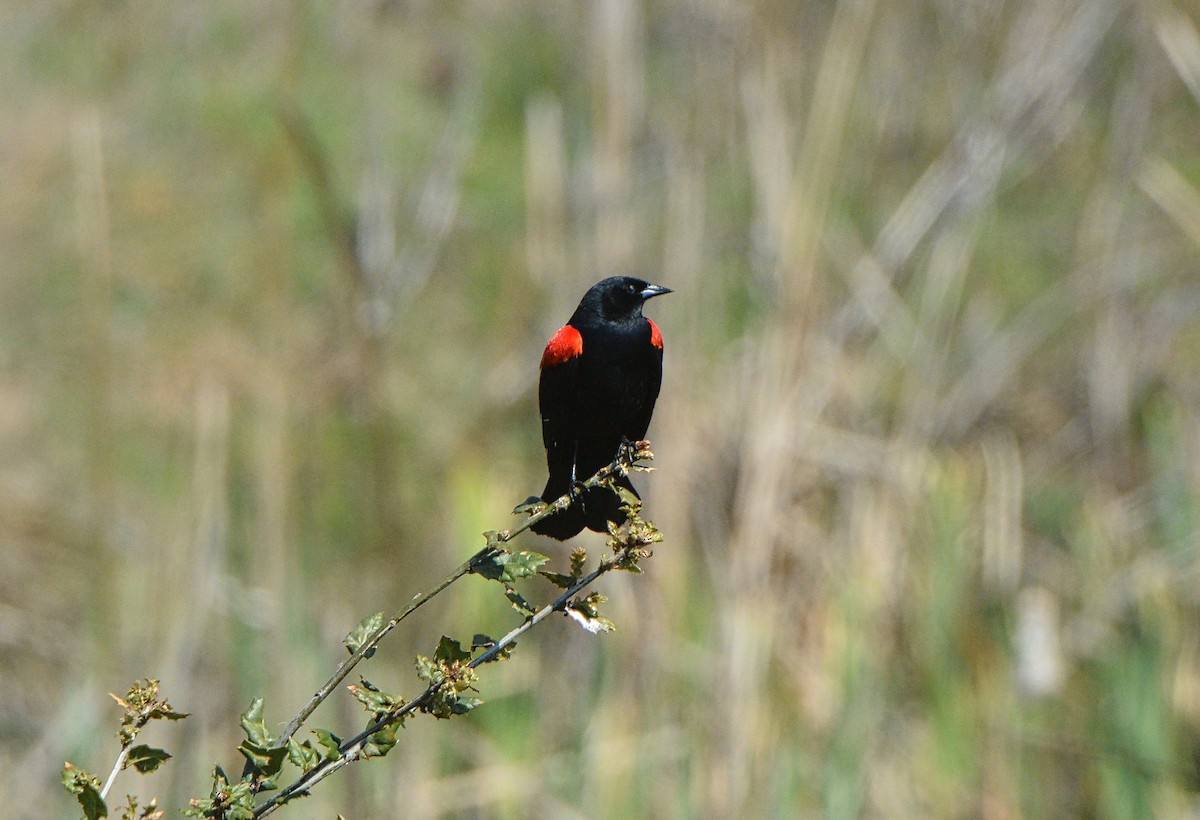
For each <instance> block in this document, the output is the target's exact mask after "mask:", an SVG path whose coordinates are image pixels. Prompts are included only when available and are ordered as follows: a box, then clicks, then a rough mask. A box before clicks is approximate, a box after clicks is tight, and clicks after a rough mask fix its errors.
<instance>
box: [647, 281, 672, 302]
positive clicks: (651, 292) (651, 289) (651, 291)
mask: <svg viewBox="0 0 1200 820" xmlns="http://www.w3.org/2000/svg"><path fill="white" fill-rule="evenodd" d="M674 292H675V291H673V290H671V289H670V288H664V287H663V286H662V285H648V286H647V287H646V289H645V290H643V291H642V301H645V300H647V299H649V298H650V297H652V296H662V295H663V294H664V293H674Z"/></svg>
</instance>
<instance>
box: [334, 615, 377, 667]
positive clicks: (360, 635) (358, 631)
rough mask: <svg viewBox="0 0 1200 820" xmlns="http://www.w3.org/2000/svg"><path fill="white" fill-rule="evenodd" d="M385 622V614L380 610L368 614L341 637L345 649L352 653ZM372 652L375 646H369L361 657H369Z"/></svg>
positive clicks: (373, 652)
mask: <svg viewBox="0 0 1200 820" xmlns="http://www.w3.org/2000/svg"><path fill="white" fill-rule="evenodd" d="M385 623H387V615H385V614H384V613H382V612H376V613H375V614H374V615H368V616H367V617H365V618H363V619H362V620H361V621H359V622H358V626H356V627H354V629H352V630H351V631H350V634H349V635H347V636H346V637H345V638H343V639H342V643H343V644H345V646H346V649H347V650H349V652H350V654H351V655H353V654H354V653H355V652H357V651H358V650H359V648H360V647H361V646H362V645H363V644H365V643H366V642H367V641H369V640H370V639H371V638H372V636H374V634H375V633H376V632H378V631H379V629H380V628H381V627H382V626H383V625H384V624H385ZM374 654H375V647H371V648H370V649H369V650H367V652H366V654H364V655H363V657H365V658H369V657H371V656H372V655H374Z"/></svg>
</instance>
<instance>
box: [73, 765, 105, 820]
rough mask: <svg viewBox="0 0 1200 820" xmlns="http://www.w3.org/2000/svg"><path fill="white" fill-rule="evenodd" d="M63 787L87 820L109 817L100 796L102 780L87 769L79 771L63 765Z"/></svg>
mask: <svg viewBox="0 0 1200 820" xmlns="http://www.w3.org/2000/svg"><path fill="white" fill-rule="evenodd" d="M62 785H63V788H64V789H66V790H67V791H68V792H70V793H71V794H73V795H75V799H76V800H78V801H79V808H81V809H82V810H83V816H84V817H86V818H87V820H98V818H101V817H108V806H107V805H106V804H105V802H104V798H103V797H101V796H100V778H99V777H97V776H96V775H94V774H92V773H91V772H89V771H87V770H86V769H77V768H75V767H74V766H73V765H71V764H70V763H65V764H63V772H62Z"/></svg>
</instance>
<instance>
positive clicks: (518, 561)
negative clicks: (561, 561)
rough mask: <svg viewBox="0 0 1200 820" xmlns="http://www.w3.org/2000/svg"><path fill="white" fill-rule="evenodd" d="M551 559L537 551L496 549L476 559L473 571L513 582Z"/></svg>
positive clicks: (506, 582)
mask: <svg viewBox="0 0 1200 820" xmlns="http://www.w3.org/2000/svg"><path fill="white" fill-rule="evenodd" d="M549 560H550V559H549V558H547V557H546V556H544V555H540V554H538V553H536V552H527V551H522V552H508V551H506V550H496V551H495V552H494V553H490V554H488V555H485V556H483V557H482V558H480V559H479V560H478V561H476V562H475V564H474V565H472V567H471V572H473V573H475V574H476V575H482V576H483V577H484V578H487V579H489V580H492V581H500V582H501V583H505V584H511V583H513V582H514V581H516V580H517V579H519V578H528V577H529V576H530V575H534V574H535V573H537V569H538V567H540V566H541V565H542V564H544V563H546V562H547V561H549Z"/></svg>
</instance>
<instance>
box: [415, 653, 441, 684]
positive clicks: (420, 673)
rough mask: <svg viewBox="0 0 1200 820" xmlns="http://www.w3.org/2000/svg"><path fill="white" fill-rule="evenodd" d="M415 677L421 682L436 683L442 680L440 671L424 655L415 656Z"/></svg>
mask: <svg viewBox="0 0 1200 820" xmlns="http://www.w3.org/2000/svg"><path fill="white" fill-rule="evenodd" d="M417 677H418V678H420V679H421V680H423V681H429V682H430V683H436V682H438V681H440V680H441V679H442V670H441V669H438V665H437V664H436V663H434V662H433V661H431V660H429V658H427V657H425V656H424V655H417Z"/></svg>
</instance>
